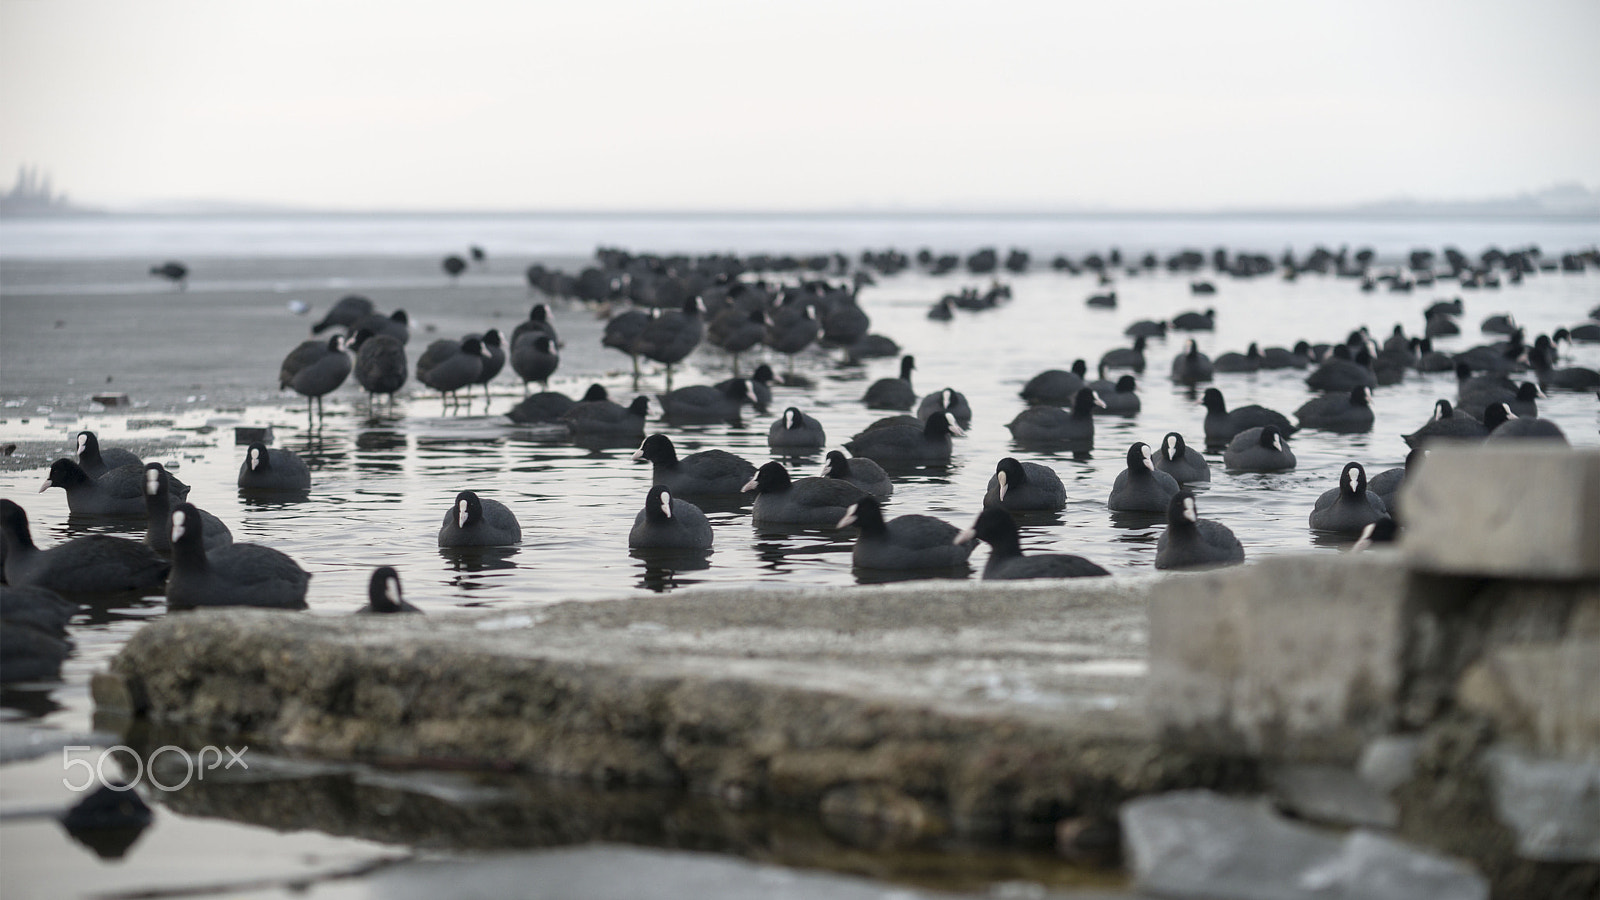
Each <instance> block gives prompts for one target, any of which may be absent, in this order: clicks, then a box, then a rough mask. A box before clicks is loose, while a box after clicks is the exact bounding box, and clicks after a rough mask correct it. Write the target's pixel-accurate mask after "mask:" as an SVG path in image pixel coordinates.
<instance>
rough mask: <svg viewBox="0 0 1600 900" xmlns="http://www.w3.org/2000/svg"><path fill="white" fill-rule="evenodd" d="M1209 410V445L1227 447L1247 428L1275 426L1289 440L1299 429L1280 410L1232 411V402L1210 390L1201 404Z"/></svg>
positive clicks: (1251, 408)
mask: <svg viewBox="0 0 1600 900" xmlns="http://www.w3.org/2000/svg"><path fill="white" fill-rule="evenodd" d="M1200 402H1201V403H1202V404H1203V405H1204V406H1205V408H1206V420H1205V432H1206V445H1207V446H1213V447H1214V446H1216V445H1218V444H1224V443H1227V442H1228V441H1229V440H1232V439H1233V436H1234V435H1236V434H1238V433H1239V432H1241V431H1244V430H1245V429H1247V428H1256V427H1258V426H1262V425H1271V426H1273V427H1275V428H1277V429H1278V433H1279V434H1282V435H1285V436H1288V435H1291V434H1294V433H1295V432H1296V431H1298V430H1299V429H1298V428H1296V427H1295V426H1294V425H1293V424H1292V423H1290V421H1289V417H1288V416H1285V415H1284V414H1283V413H1281V412H1278V411H1277V410H1272V409H1267V408H1266V407H1264V406H1257V405H1255V404H1250V405H1248V406H1241V407H1238V408H1237V409H1232V410H1230V409H1228V401H1227V400H1226V399H1224V398H1223V396H1222V392H1221V391H1219V390H1217V389H1216V388H1206V392H1205V395H1204V397H1202V398H1201V401H1200Z"/></svg>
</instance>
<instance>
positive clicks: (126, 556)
mask: <svg viewBox="0 0 1600 900" xmlns="http://www.w3.org/2000/svg"><path fill="white" fill-rule="evenodd" d="M0 543H3V545H4V547H5V554H4V556H5V566H4V572H5V580H6V584H8V585H10V586H11V587H13V588H18V587H41V588H47V589H49V590H52V591H55V592H57V593H60V594H109V593H122V592H127V591H135V592H138V593H139V594H140V595H141V596H143V595H147V594H159V593H161V586H162V585H163V584H165V583H166V580H167V570H168V569H169V568H171V565H170V564H169V563H168V562H167V561H166V560H164V559H162V558H161V557H159V556H157V555H156V553H155V551H154V550H151V549H150V548H149V547H146V546H145V545H143V544H141V543H139V542H138V541H130V540H128V539H127V538H119V537H111V536H110V535H105V534H91V535H86V536H84V537H79V538H73V539H72V540H70V541H64V542H62V543H60V544H57V545H55V546H54V547H50V548H48V549H45V550H41V549H39V548H38V547H36V546H35V545H34V543H33V535H32V534H31V533H30V531H29V530H28V514H27V513H26V512H24V511H23V509H22V507H20V506H18V505H17V504H16V503H14V502H12V501H11V500H8V499H0Z"/></svg>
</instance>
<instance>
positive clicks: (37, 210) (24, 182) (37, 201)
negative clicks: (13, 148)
mask: <svg viewBox="0 0 1600 900" xmlns="http://www.w3.org/2000/svg"><path fill="white" fill-rule="evenodd" d="M82 211H83V210H81V209H79V208H78V207H76V206H73V205H72V203H71V202H70V201H69V200H67V195H66V194H57V193H56V192H55V188H54V186H53V185H51V184H50V175H49V173H41V172H40V171H39V167H38V166H30V165H23V166H21V167H20V168H19V169H18V170H17V181H16V184H14V185H12V186H11V190H9V191H7V192H5V193H4V194H0V215H7V216H34V215H49V214H51V213H69V212H82Z"/></svg>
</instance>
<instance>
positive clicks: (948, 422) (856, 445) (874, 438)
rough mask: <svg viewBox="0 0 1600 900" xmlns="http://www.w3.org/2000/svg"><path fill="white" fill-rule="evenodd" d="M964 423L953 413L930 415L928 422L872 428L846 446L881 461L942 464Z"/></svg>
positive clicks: (946, 461) (858, 435) (854, 451)
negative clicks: (952, 439)
mask: <svg viewBox="0 0 1600 900" xmlns="http://www.w3.org/2000/svg"><path fill="white" fill-rule="evenodd" d="M961 434H962V431H961V426H959V425H957V424H956V420H955V416H952V415H950V414H949V413H943V414H937V415H932V416H929V417H928V421H927V424H925V425H913V424H910V423H895V424H892V425H886V426H883V427H878V428H870V427H869V428H868V429H867V430H865V431H863V432H861V433H860V434H857V435H856V436H855V437H853V438H851V439H850V440H848V441H846V442H845V445H844V447H845V449H846V450H849V451H850V452H851V453H852V454H854V455H856V456H865V457H867V458H868V459H871V460H875V461H876V462H878V463H884V462H897V463H915V464H939V463H948V462H949V461H950V452H951V449H952V442H951V440H950V437H951V435H957V436H959V435H961Z"/></svg>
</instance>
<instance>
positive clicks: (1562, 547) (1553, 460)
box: [1399, 442, 1600, 578]
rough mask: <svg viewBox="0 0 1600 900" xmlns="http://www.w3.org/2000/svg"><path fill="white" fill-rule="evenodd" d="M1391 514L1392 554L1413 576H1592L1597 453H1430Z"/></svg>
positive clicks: (1596, 553) (1597, 566)
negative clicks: (1396, 524) (1401, 526)
mask: <svg viewBox="0 0 1600 900" xmlns="http://www.w3.org/2000/svg"><path fill="white" fill-rule="evenodd" d="M1530 444H1533V445H1532V446H1530ZM1399 504H1400V506H1401V508H1402V509H1403V510H1404V511H1405V521H1406V531H1405V535H1404V537H1403V539H1402V541H1401V548H1402V550H1403V551H1404V552H1405V555H1406V557H1407V559H1409V560H1410V561H1411V563H1412V564H1413V565H1414V566H1416V567H1418V568H1419V569H1424V570H1427V571H1433V572H1442V573H1448V574H1455V575H1498V576H1509V577H1520V578H1583V577H1596V576H1600V451H1596V450H1573V449H1570V448H1568V447H1565V446H1547V445H1541V444H1539V443H1538V442H1518V445H1517V446H1495V445H1492V444H1489V445H1481V446H1473V447H1449V446H1444V445H1440V444H1435V445H1433V447H1431V448H1430V449H1429V451H1428V456H1427V458H1426V459H1425V460H1424V461H1423V462H1422V463H1421V464H1420V466H1419V467H1418V470H1417V471H1416V472H1415V473H1414V474H1412V475H1410V476H1409V477H1407V478H1406V482H1405V484H1404V486H1402V487H1401V492H1400V499H1399Z"/></svg>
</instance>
